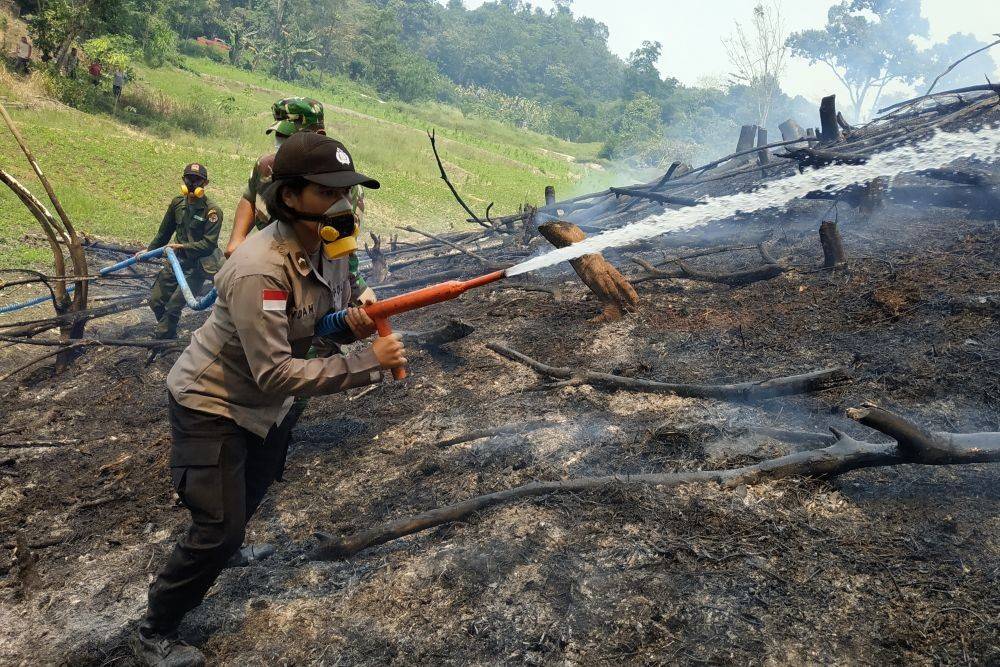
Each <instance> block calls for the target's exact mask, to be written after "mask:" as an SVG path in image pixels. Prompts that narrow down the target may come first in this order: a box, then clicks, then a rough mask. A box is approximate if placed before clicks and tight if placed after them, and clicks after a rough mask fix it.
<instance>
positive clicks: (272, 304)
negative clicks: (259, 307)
mask: <svg viewBox="0 0 1000 667" xmlns="http://www.w3.org/2000/svg"><path fill="white" fill-rule="evenodd" d="M261 297H262V298H261V301H262V303H263V309H264V310H276V311H280V312H284V310H285V308H286V306H287V305H288V292H286V291H285V290H280V289H266V290H263V293H262V294H261Z"/></svg>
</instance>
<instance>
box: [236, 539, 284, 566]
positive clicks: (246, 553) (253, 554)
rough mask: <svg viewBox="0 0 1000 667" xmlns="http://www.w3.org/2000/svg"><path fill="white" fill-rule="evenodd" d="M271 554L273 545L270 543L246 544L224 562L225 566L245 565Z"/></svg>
mask: <svg viewBox="0 0 1000 667" xmlns="http://www.w3.org/2000/svg"><path fill="white" fill-rule="evenodd" d="M272 555H274V547H273V546H271V545H270V544H248V545H246V546H245V547H243V548H241V549H240V550H239V551H237V552H236V553H234V554H233V557H232V558H230V559H229V561H227V562H226V567H246V566H247V565H250V564H251V563H256V562H257V561H261V560H264V559H265V558H270V557H271V556H272Z"/></svg>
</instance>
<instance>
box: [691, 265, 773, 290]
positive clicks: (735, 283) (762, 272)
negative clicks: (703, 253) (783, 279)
mask: <svg viewBox="0 0 1000 667" xmlns="http://www.w3.org/2000/svg"><path fill="white" fill-rule="evenodd" d="M677 266H678V267H679V268H680V270H681V275H679V276H677V277H678V278H687V279H688V280H697V281H699V282H705V283H719V284H722V285H729V286H730V287H743V286H745V285H750V284H752V283H756V282H760V281H761V280H770V279H771V278H776V277H778V276H780V275H781V274H782V273H784V272H785V271H787V270H788V269H786V268H785V267H783V266H781V265H780V264H765V265H764V266H759V267H757V268H754V269H747V270H745V271H733V272H731V273H715V272H712V271H702V270H700V269H696V268H694V267H693V266H690V265H688V264H686V263H684V262H677Z"/></svg>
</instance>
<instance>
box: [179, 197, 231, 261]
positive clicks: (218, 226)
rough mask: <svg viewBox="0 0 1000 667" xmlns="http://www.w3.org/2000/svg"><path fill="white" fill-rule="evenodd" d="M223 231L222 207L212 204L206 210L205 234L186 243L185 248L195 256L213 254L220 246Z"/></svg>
mask: <svg viewBox="0 0 1000 667" xmlns="http://www.w3.org/2000/svg"><path fill="white" fill-rule="evenodd" d="M221 231H222V209H220V208H219V207H218V206H214V205H213V206H211V207H209V208H208V210H207V211H205V234H204V235H203V236H202V237H201V238H200V239H198V240H197V241H191V242H190V243H185V244H184V250H185V251H186V252H188V253H189V254H190V255H192V256H194V257H204V256H205V255H211V254H212V253H213V252H214V251H215V249H216V248H218V247H219V233H220V232H221Z"/></svg>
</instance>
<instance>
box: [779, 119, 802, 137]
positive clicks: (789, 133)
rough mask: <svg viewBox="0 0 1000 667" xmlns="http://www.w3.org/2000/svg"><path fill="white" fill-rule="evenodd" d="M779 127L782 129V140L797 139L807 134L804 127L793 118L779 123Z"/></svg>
mask: <svg viewBox="0 0 1000 667" xmlns="http://www.w3.org/2000/svg"><path fill="white" fill-rule="evenodd" d="M778 129H779V130H781V140H782V141H794V140H795V139H801V138H802V137H804V136H805V134H806V133H805V131H804V130H803V129H802V126H801V125H799V124H798V123H796V122H795V121H794V120H792V119H791V118H789V119H788V120H786V121H785V122H784V123H782V124H781V125H779V126H778Z"/></svg>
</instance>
